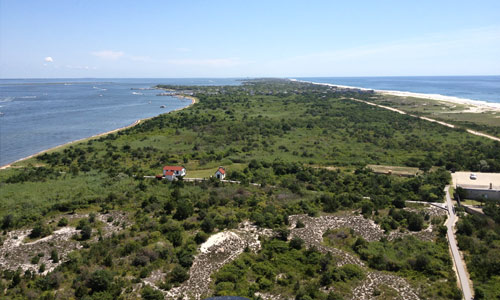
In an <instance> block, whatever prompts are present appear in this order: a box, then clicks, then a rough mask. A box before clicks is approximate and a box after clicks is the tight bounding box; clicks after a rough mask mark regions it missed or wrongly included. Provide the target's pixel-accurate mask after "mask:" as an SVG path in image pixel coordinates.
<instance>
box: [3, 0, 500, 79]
mask: <svg viewBox="0 0 500 300" xmlns="http://www.w3.org/2000/svg"><path fill="white" fill-rule="evenodd" d="M499 74H500V1H498V0H491V1H481V0H476V1H461V0H455V1H445V0H442V1H441V0H434V1H427V0H421V1H401V0H398V1H392V0H379V1H355V0H354V1H333V0H331V1H314V0H310V1H269V0H268V1H256V0H253V1H237V0H233V1H217V0H214V1H188V0H186V1H147V0H143V1H124V0H121V1H112V0H106V1H102V0H101V1H93V0H80V1H76V0H75V1H71V0H64V1H58V0H53V1H43V0H37V1H30V0H23V1H19V0H0V77H1V78H37V77H41V78H52V77H59V78H63V77H247V76H249V77H254V76H279V77H300V76H304V77H307V76H411V75H499Z"/></svg>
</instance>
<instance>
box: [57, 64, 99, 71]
mask: <svg viewBox="0 0 500 300" xmlns="http://www.w3.org/2000/svg"><path fill="white" fill-rule="evenodd" d="M65 67H66V68H68V69H76V70H96V69H97V68H96V67H89V66H73V65H66V66H65Z"/></svg>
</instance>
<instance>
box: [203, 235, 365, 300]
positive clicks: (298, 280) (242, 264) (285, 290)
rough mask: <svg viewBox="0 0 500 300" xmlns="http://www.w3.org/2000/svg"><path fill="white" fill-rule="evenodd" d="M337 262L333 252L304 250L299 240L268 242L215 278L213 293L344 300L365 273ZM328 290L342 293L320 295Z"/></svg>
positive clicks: (242, 257)
mask: <svg viewBox="0 0 500 300" xmlns="http://www.w3.org/2000/svg"><path fill="white" fill-rule="evenodd" d="M336 261H337V260H336V258H335V257H333V256H332V255H331V254H330V253H327V254H323V253H320V252H319V251H317V250H316V249H314V248H308V249H305V248H304V247H302V246H300V242H298V240H297V239H295V240H292V241H290V242H289V243H287V242H286V241H283V240H280V239H270V240H266V241H265V242H264V244H263V246H262V251H260V252H259V253H258V254H253V253H249V252H246V253H243V254H242V255H241V256H240V257H239V258H238V259H237V260H235V261H233V262H232V263H231V264H228V265H226V266H224V267H223V268H222V269H221V270H220V271H219V272H217V274H215V275H214V276H213V277H214V280H213V284H214V291H215V293H214V294H215V295H219V296H223V295H243V296H248V297H253V295H254V293H255V292H256V291H261V292H269V293H271V294H273V295H281V296H284V297H290V296H295V298H296V299H342V295H343V294H349V293H350V290H351V289H352V288H354V287H355V286H356V285H357V284H358V283H359V282H360V281H361V280H362V279H364V277H365V271H364V270H363V269H362V268H361V267H359V266H357V265H352V264H347V265H344V266H342V267H337V266H336ZM325 287H333V289H334V290H336V291H341V292H330V293H329V294H327V293H324V292H321V291H320V288H325ZM334 297H336V298H334Z"/></svg>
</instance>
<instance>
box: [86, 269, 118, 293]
mask: <svg viewBox="0 0 500 300" xmlns="http://www.w3.org/2000/svg"><path fill="white" fill-rule="evenodd" d="M112 281H113V275H112V274H111V272H109V271H107V270H97V271H95V272H94V273H92V275H90V278H89V280H88V282H87V287H88V288H90V289H91V290H92V292H102V291H106V290H108V289H109V288H110V286H111V283H112Z"/></svg>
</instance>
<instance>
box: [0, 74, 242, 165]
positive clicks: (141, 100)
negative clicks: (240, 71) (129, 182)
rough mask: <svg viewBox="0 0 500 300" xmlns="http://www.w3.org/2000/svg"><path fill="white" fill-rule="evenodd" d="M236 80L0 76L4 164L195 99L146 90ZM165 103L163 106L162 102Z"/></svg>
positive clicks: (0, 151)
mask: <svg viewBox="0 0 500 300" xmlns="http://www.w3.org/2000/svg"><path fill="white" fill-rule="evenodd" d="M240 83H241V82H240V81H238V80H236V79H196V78H193V79H0V166H3V165H6V164H8V163H11V162H14V161H16V160H18V159H21V158H24V157H27V156H29V155H32V154H35V153H38V152H40V151H43V150H46V149H49V148H52V147H55V146H58V145H61V144H65V143H68V142H71V141H74V140H78V139H83V138H86V137H90V136H93V135H97V134H100V133H104V132H108V131H111V130H113V129H117V128H121V127H124V126H127V125H130V124H132V123H134V122H135V121H137V120H138V119H144V118H149V117H154V116H157V115H159V114H162V113H166V112H169V111H172V110H175V109H179V108H182V107H185V106H187V105H189V104H190V103H191V100H189V99H180V98H177V97H170V96H156V95H157V94H158V93H160V91H159V90H148V89H146V90H142V89H144V88H150V87H153V86H155V85H157V84H176V85H236V84H240ZM163 105H164V106H165V108H161V107H160V106H163Z"/></svg>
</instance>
